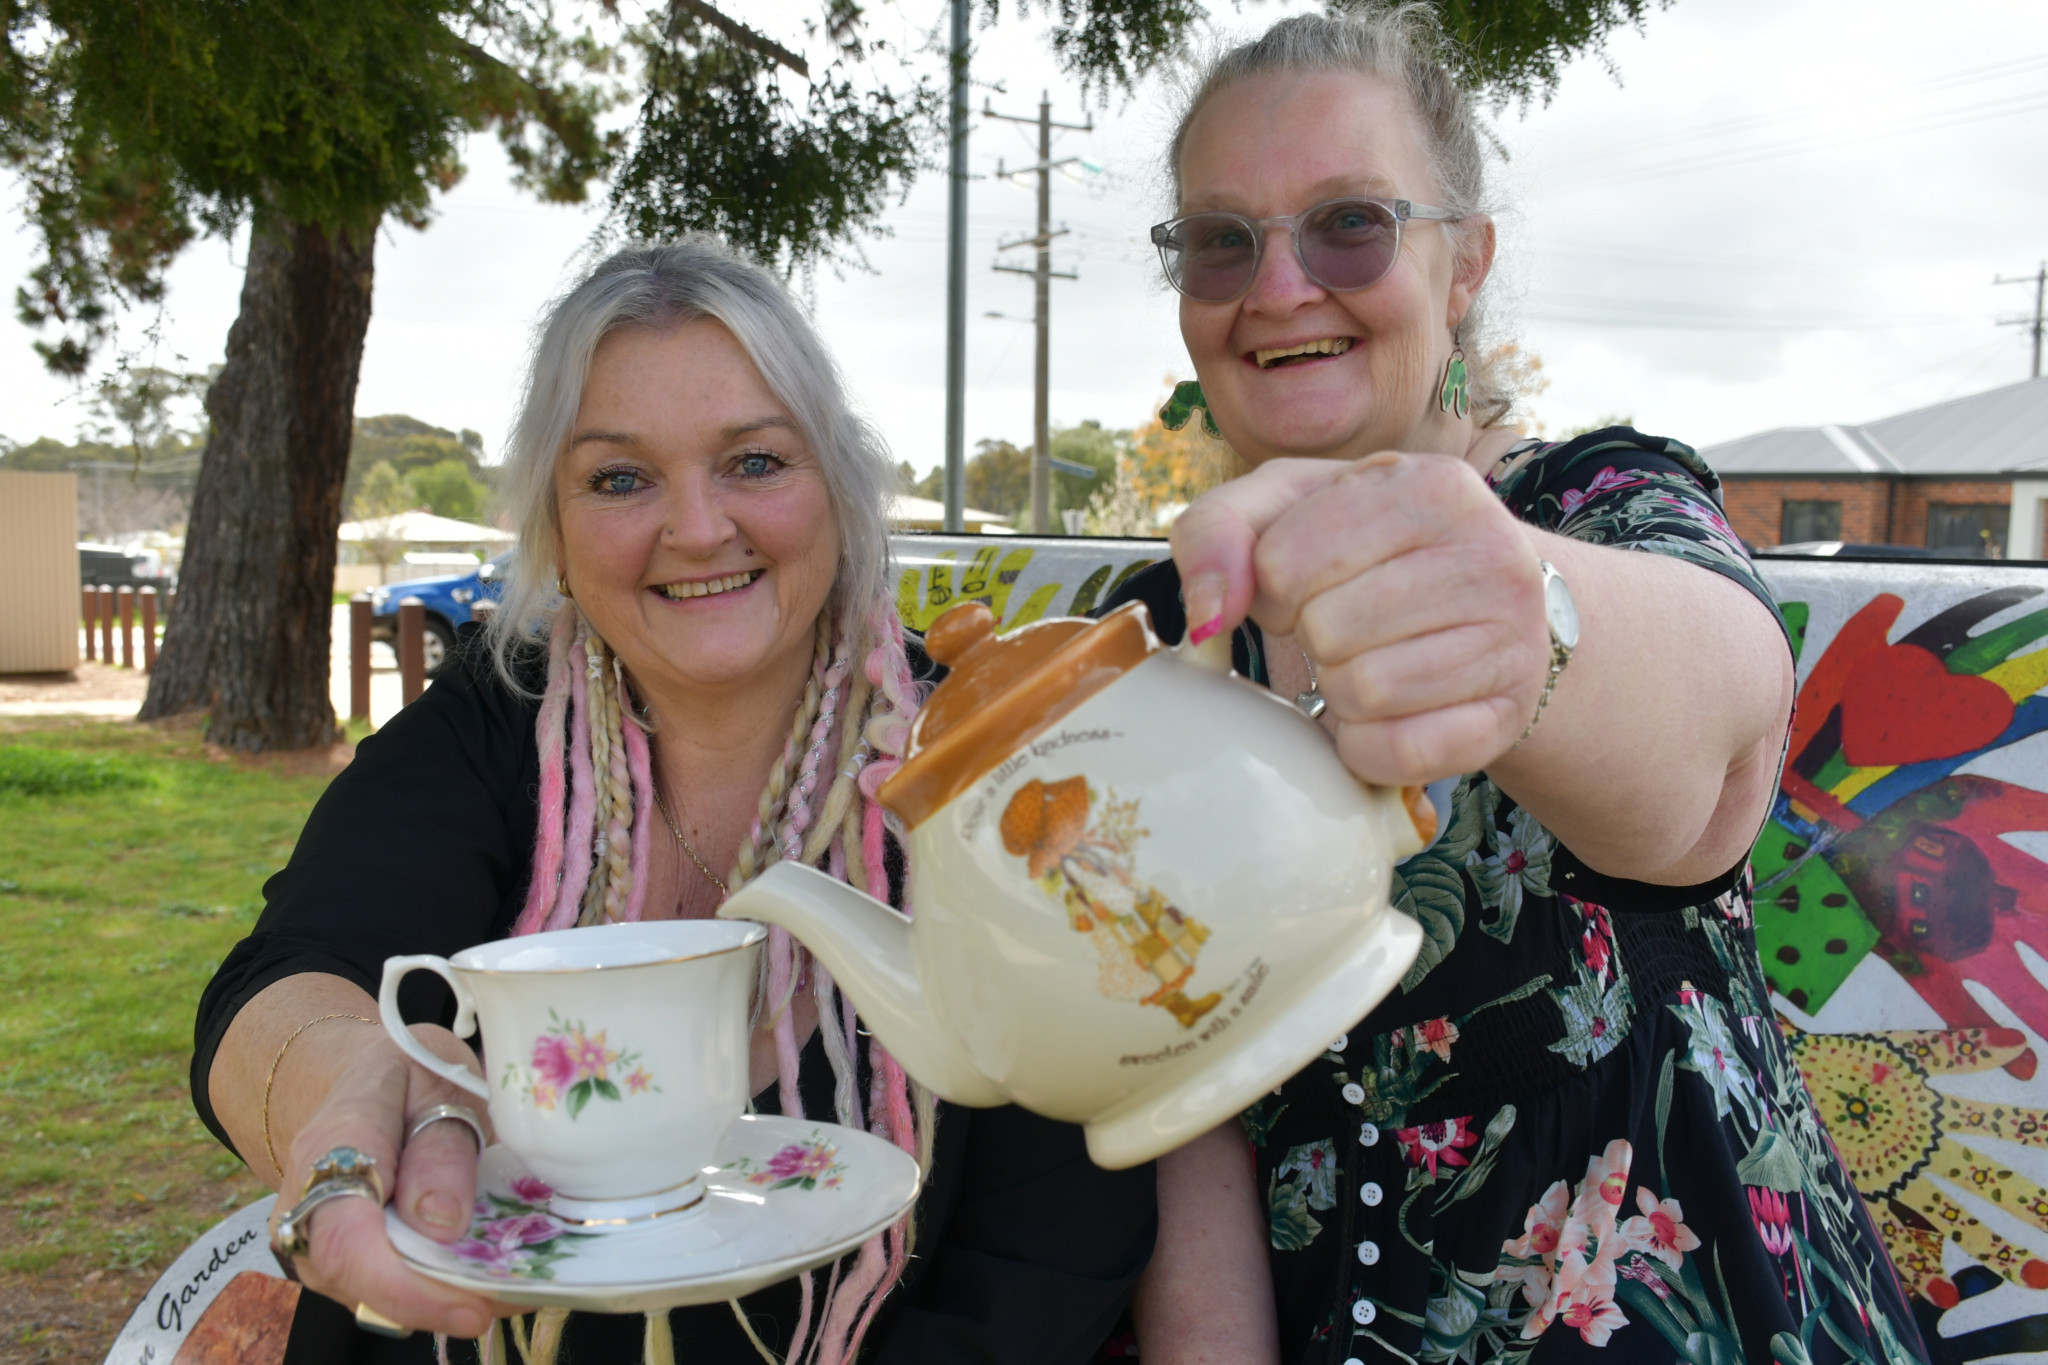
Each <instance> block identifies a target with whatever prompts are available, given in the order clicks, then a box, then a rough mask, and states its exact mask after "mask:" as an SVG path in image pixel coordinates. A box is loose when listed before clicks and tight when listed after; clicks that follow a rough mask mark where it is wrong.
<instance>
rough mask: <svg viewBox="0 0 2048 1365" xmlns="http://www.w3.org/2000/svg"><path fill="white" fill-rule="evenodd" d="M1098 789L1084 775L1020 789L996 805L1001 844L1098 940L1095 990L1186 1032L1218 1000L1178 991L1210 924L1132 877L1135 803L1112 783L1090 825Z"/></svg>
mask: <svg viewBox="0 0 2048 1365" xmlns="http://www.w3.org/2000/svg"><path fill="white" fill-rule="evenodd" d="M1095 805H1096V794H1095V792H1094V791H1093V790H1092V789H1091V788H1090V787H1089V786H1088V779H1087V778H1086V777H1084V776H1074V777H1069V778H1064V779H1062V780H1060V781H1057V782H1045V781H1041V780H1039V779H1037V778H1033V779H1032V780H1031V781H1029V782H1027V783H1025V784H1024V785H1023V786H1022V787H1020V788H1018V789H1017V792H1016V794H1015V795H1013V796H1012V797H1011V798H1010V802H1009V804H1008V805H1007V806H1005V807H1004V808H1003V817H1002V825H1001V829H1002V836H1003V848H1004V849H1005V850H1006V851H1008V852H1009V853H1011V854H1012V855H1014V856H1016V857H1020V858H1023V859H1025V864H1026V868H1027V870H1028V871H1029V873H1030V875H1031V879H1032V880H1033V881H1035V882H1037V883H1038V887H1039V889H1040V890H1041V891H1043V892H1044V893H1045V894H1046V895H1047V896H1048V897H1049V898H1050V899H1052V900H1053V901H1055V902H1057V903H1062V904H1064V906H1065V907H1066V912H1067V920H1068V923H1069V924H1071V925H1072V926H1073V929H1074V932H1075V933H1079V934H1089V935H1091V936H1093V938H1094V940H1095V952H1096V956H1097V958H1098V959H1099V965H1098V968H1097V972H1096V989H1097V990H1099V991H1101V992H1102V994H1103V995H1104V996H1105V997H1106V998H1108V999H1111V1000H1128V1001H1135V1002H1137V1003H1138V1004H1140V1005H1157V1006H1159V1007H1160V1008H1161V1009H1164V1010H1166V1011H1167V1012H1168V1013H1169V1014H1171V1015H1172V1016H1173V1017H1174V1018H1175V1019H1177V1020H1179V1021H1180V1026H1181V1027H1182V1028H1184V1029H1191V1028H1193V1027H1194V1026H1195V1022H1196V1021H1197V1020H1199V1019H1200V1018H1201V1017H1202V1016H1203V1015H1205V1014H1207V1013H1208V1012H1209V1011H1210V1010H1212V1009H1215V1008H1216V1006H1217V1005H1218V1004H1219V1003H1221V1001H1222V999H1223V994H1222V992H1221V991H1211V992H1209V993H1208V994H1207V995H1204V996H1201V997H1199V998H1197V999H1192V1000H1191V999H1189V998H1188V995H1187V993H1186V992H1185V991H1184V990H1183V989H1182V988H1183V987H1184V986H1186V985H1187V982H1188V979H1189V978H1190V977H1192V976H1193V975H1194V974H1195V959H1196V958H1198V957H1199V956H1200V955H1201V952H1202V944H1203V943H1204V942H1205V941H1206V940H1207V939H1208V937H1209V929H1208V926H1206V925H1204V924H1203V923H1202V922H1201V921H1200V920H1198V919H1195V918H1194V917H1193V916H1191V915H1185V914H1182V913H1181V911H1180V910H1179V909H1177V908H1176V907H1175V906H1174V905H1173V903H1172V902H1170V901H1168V900H1167V899H1166V897H1165V896H1163V895H1161V894H1160V893H1159V892H1158V891H1157V890H1155V889H1153V888H1152V887H1150V886H1148V885H1146V884H1145V883H1144V882H1142V881H1139V880H1138V878H1137V876H1136V875H1135V872H1134V869H1133V864H1134V863H1135V861H1136V855H1137V847H1138V841H1139V840H1140V839H1143V838H1144V837H1145V836H1146V835H1147V834H1149V833H1150V831H1149V830H1146V829H1143V828H1140V827H1139V825H1138V803H1137V801H1135V800H1133V801H1118V800H1117V799H1116V791H1115V789H1114V788H1111V789H1110V790H1109V792H1108V793H1107V795H1105V796H1104V797H1103V798H1102V801H1101V815H1100V817H1099V818H1098V819H1097V820H1096V822H1095V823H1094V824H1093V825H1091V824H1090V823H1089V820H1088V816H1089V812H1090V811H1091V810H1092V809H1094V808H1095Z"/></svg>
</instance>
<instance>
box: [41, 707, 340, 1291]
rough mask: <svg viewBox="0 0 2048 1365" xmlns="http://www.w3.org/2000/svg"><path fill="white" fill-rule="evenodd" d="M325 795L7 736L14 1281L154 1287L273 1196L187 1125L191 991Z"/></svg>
mask: <svg viewBox="0 0 2048 1365" xmlns="http://www.w3.org/2000/svg"><path fill="white" fill-rule="evenodd" d="M326 781H327V779H326V778H324V777H304V776H292V775H289V774H287V773H285V772H283V771H281V770H279V769H278V768H277V767H276V766H274V765H272V766H269V767H264V766H256V765H247V764H239V763H235V762H231V761H227V760H224V759H221V758H219V757H218V756H215V755H209V754H208V753H207V752H206V750H205V749H204V748H203V746H202V744H201V743H200V739H199V736H198V735H197V734H196V733H195V732H192V731H160V730H155V729H151V728H147V727H141V726H135V725H132V724H94V725H77V726H73V727H68V728H61V729H45V730H38V731H13V732H9V733H5V734H0V1271H12V1272H29V1273H35V1272H45V1273H62V1272H73V1273H79V1274H84V1273H89V1272H91V1271H94V1270H110V1271H141V1270H153V1269H156V1268H160V1267H161V1266H162V1265H163V1264H165V1263H166V1262H168V1261H169V1259H170V1258H171V1257H172V1256H174V1255H175V1254H176V1253H177V1252H178V1251H179V1250H181V1249H182V1248H183V1247H184V1246H185V1245H186V1244H187V1243H189V1242H190V1241H191V1240H192V1239H193V1238H194V1237H195V1236H197V1235H198V1234H199V1233H200V1232H201V1231H203V1230H204V1229H205V1228H206V1227H208V1226H210V1225H211V1224H212V1223H213V1222H214V1221H216V1220H217V1219H218V1218H220V1217H221V1216H222V1215H223V1213H224V1212H225V1211H226V1210H228V1209H231V1208H235V1207H238V1206H240V1205H242V1204H245V1203H247V1202H248V1201H249V1200H251V1199H253V1198H255V1197H257V1196H258V1195H260V1194H261V1193H262V1192H263V1187H262V1186H261V1185H260V1184H259V1182H257V1181H256V1180H255V1179H254V1178H253V1177H251V1176H250V1175H249V1174H248V1173H247V1171H246V1170H245V1169H244V1168H243V1166H242V1164H241V1163H240V1162H239V1161H237V1160H236V1159H235V1158H234V1157H233V1156H231V1155H230V1154H229V1153H228V1152H227V1151H226V1150H225V1149H224V1148H222V1147H220V1146H219V1145H218V1144H217V1143H216V1142H215V1141H214V1140H213V1138H212V1137H211V1136H210V1135H209V1134H208V1133H207V1132H206V1130H205V1129H204V1128H202V1127H201V1126H200V1124H199V1121H198V1119H197V1118H196V1117H194V1116H193V1113H192V1105H191V1097H190V1094H189V1092H188V1088H187V1081H186V1071H187V1067H188V1064H189V1062H190V1059H191V1053H192V1021H193V1015H194V1011H195V1008H196V1005H197V1003H198V999H199V992H200V990H201V989H202V988H203V987H204V986H205V984H206V982H207V980H208V979H209V978H210V977H211V975H212V973H213V970H214V968H215V966H216V965H217V964H218V963H219V962H220V960H221V958H222V957H223V956H225V955H226V953H227V951H228V949H229V948H230V947H232V946H233V945H234V943H235V942H236V941H237V940H238V939H240V938H241V937H242V936H243V935H245V934H246V933H247V932H248V931H249V927H250V925H251V924H252V923H253V922H254V921H255V917H256V912H257V910H258V908H259V906H260V904H261V887H262V883H263V881H264V879H265V878H267V877H268V876H269V875H270V874H271V873H272V872H274V871H275V870H276V869H277V868H279V867H280V866H282V865H283V863H284V860H285V858H286V857H287V856H288V855H289V854H290V852H291V847H292V843H293V841H294V840H295V839H296V837H297V835H298V831H299V827H300V825H301V824H303V823H304V821H305V818H306V813H307V811H308V810H309V809H310V808H311V807H312V803H313V801H314V799H315V798H316V797H317V796H318V795H319V794H320V791H321V789H322V788H323V787H324V786H325V785H326Z"/></svg>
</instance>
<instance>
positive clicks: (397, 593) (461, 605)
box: [370, 550, 513, 673]
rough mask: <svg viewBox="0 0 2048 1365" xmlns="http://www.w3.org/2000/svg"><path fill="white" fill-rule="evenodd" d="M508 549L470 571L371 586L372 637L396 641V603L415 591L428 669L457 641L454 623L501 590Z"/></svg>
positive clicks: (471, 617)
mask: <svg viewBox="0 0 2048 1365" xmlns="http://www.w3.org/2000/svg"><path fill="white" fill-rule="evenodd" d="M512 553H513V552H512V551H510V550H507V551H506V552H505V553H504V554H501V555H499V556H498V557H497V558H496V559H493V560H490V561H488V562H486V563H483V564H479V565H477V566H476V569H475V571H474V572H472V573H465V574H444V575H442V576H440V577H438V578H414V579H409V580H408V581H406V582H404V583H386V584H385V585H384V586H383V587H381V588H372V589H371V590H370V611H371V618H370V638H371V639H372V640H382V641H383V642H384V643H385V644H387V645H390V646H392V648H394V649H396V648H397V646H398V604H399V603H400V602H403V601H404V600H405V599H406V598H408V597H417V598H419V599H420V603H421V605H423V606H424V607H425V608H426V617H427V632H426V642H425V643H426V651H425V653H426V665H427V672H429V673H432V672H433V671H434V670H435V669H437V668H439V667H440V666H441V660H442V659H444V658H446V657H447V655H448V651H449V650H451V649H453V648H454V647H455V628H456V627H457V626H459V625H463V624H465V623H466V622H469V621H473V620H475V619H476V611H475V609H476V604H477V603H478V602H480V601H481V602H495V601H497V600H498V597H499V595H500V594H501V593H503V592H504V591H505V570H506V568H507V567H508V566H509V565H510V564H511V562H512Z"/></svg>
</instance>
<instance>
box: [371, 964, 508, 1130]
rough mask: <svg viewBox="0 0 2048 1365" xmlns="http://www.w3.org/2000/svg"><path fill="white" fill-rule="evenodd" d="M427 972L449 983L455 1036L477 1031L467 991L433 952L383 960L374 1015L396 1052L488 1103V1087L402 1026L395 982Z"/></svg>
mask: <svg viewBox="0 0 2048 1365" xmlns="http://www.w3.org/2000/svg"><path fill="white" fill-rule="evenodd" d="M415 971H428V972H432V973H433V974H434V975H436V976H438V977H440V978H441V979H442V980H443V981H445V982H447V983H448V989H450V990H452V991H454V992H455V1036H456V1037H458V1038H467V1037H469V1035H470V1034H472V1033H475V1032H476V1002H475V1001H474V1000H471V999H470V998H469V992H468V991H466V990H464V989H463V986H462V983H461V982H460V981H457V980H456V979H455V974H454V973H453V972H452V971H450V970H449V968H448V959H447V958H445V957H435V956H434V955H433V954H432V953H420V954H417V955H416V956H413V957H387V958H385V959H384V985H383V988H382V989H380V990H379V991H378V992H377V1013H378V1014H379V1015H381V1016H382V1019H383V1024H384V1031H385V1032H386V1033H388V1034H390V1035H391V1041H392V1042H394V1043H396V1044H398V1050H399V1051H400V1052H403V1053H404V1054H405V1055H406V1056H408V1057H410V1058H412V1059H413V1060H414V1061H416V1062H418V1063H419V1064H420V1065H421V1066H423V1067H425V1068H426V1069H427V1070H429V1071H431V1072H433V1073H434V1074H435V1075H436V1076H439V1077H441V1079H443V1080H446V1081H453V1082H454V1083H455V1084H456V1085H459V1086H461V1087H462V1088H463V1089H464V1090H467V1091H468V1092H469V1093H470V1094H472V1095H475V1096H476V1097H477V1098H478V1099H484V1100H488V1099H489V1098H490V1097H491V1087H490V1086H489V1085H487V1084H486V1083H485V1082H484V1081H483V1080H482V1079H481V1078H479V1077H478V1076H477V1075H475V1073H473V1072H471V1071H470V1069H469V1068H468V1067H466V1066H459V1065H457V1064H456V1063H454V1062H449V1061H443V1060H442V1059H441V1058H439V1057H436V1056H435V1055H434V1054H433V1053H431V1052H429V1051H427V1047H426V1044H424V1043H422V1042H421V1041H420V1040H419V1039H417V1038H415V1037H413V1034H412V1030H411V1029H409V1028H407V1027H406V1026H405V1017H404V1016H403V1015H401V1014H400V1013H399V1012H398V983H399V982H401V981H403V980H405V976H406V973H407V972H415Z"/></svg>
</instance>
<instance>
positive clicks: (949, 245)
mask: <svg viewBox="0 0 2048 1365" xmlns="http://www.w3.org/2000/svg"><path fill="white" fill-rule="evenodd" d="M967 5H968V0H953V159H952V165H951V167H950V176H951V182H952V183H951V185H950V186H949V189H950V193H951V199H950V201H949V203H948V205H947V215H946V218H947V221H946V529H947V530H948V531H951V532H953V533H955V534H956V535H957V534H958V533H959V532H960V531H961V530H963V529H964V528H965V524H966V523H965V521H964V519H963V517H962V509H963V508H965V507H966V506H967V455H966V442H967V436H966V432H967Z"/></svg>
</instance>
